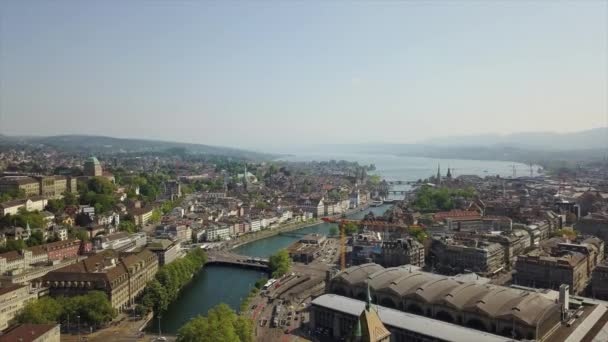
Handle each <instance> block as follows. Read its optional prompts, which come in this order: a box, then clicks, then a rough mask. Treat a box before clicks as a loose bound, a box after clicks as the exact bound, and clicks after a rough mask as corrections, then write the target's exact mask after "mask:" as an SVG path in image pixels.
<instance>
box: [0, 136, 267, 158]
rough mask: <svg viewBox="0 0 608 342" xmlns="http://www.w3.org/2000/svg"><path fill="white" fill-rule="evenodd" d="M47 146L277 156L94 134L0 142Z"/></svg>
mask: <svg viewBox="0 0 608 342" xmlns="http://www.w3.org/2000/svg"><path fill="white" fill-rule="evenodd" d="M22 144H27V145H45V146H50V147H55V148H57V149H61V150H64V151H72V152H80V153H90V154H105V153H120V152H164V151H167V150H172V149H184V150H186V151H187V152H189V153H196V154H207V155H218V156H228V157H235V158H243V159H257V160H267V159H272V158H275V157H276V155H272V154H267V153H260V152H254V151H248V150H242V149H237V148H230V147H221V146H211V145H202V144H191V143H180V142H168V141H159V140H146V139H122V138H113V137H104V136H93V135H57V136H49V137H31V136H6V135H0V145H22Z"/></svg>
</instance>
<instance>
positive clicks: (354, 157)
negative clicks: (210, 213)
mask: <svg viewBox="0 0 608 342" xmlns="http://www.w3.org/2000/svg"><path fill="white" fill-rule="evenodd" d="M286 159H287V160H291V161H310V160H317V161H321V160H330V159H335V160H349V161H357V162H359V163H362V164H372V163H373V164H375V165H376V168H377V170H376V173H377V174H379V175H381V176H382V177H384V178H386V179H388V180H403V181H414V180H417V179H420V178H426V177H429V176H431V175H433V174H435V173H436V172H437V164H438V163H441V167H442V173H443V174H444V175H445V172H446V171H447V167H448V165H449V166H450V167H454V168H455V171H454V172H453V174H455V175H459V174H476V175H479V176H485V175H501V176H511V175H512V170H513V165H515V168H516V170H517V172H518V174H519V175H521V173H520V172H524V171H526V172H528V173H529V167H528V166H526V165H523V164H517V163H510V162H498V161H476V160H434V159H429V158H417V157H397V156H391V155H374V156H371V155H362V154H349V155H345V154H341V155H331V154H314V155H313V154H309V155H298V156H292V157H289V158H286ZM389 207H390V206H388V205H383V206H380V207H374V208H370V210H371V211H373V212H374V213H375V214H377V215H380V214H382V213H383V212H384V211H386V210H387V209H388V208H389ZM367 212H369V210H366V211H363V212H358V213H355V214H353V215H350V216H349V218H354V219H360V218H363V216H364V215H365V214H366V213H367ZM330 227H331V224H328V223H321V224H318V225H314V226H310V227H306V228H302V229H301V230H299V231H298V232H299V233H322V234H328V232H329V228H330ZM297 239H298V238H297V237H294V236H285V235H276V236H272V237H269V238H266V239H262V240H258V241H254V242H251V243H249V244H246V245H243V246H240V247H238V248H236V249H235V250H234V251H235V252H236V253H238V254H241V255H248V256H255V257H268V256H270V255H272V254H273V253H275V252H276V251H278V250H280V249H282V248H285V247H287V246H289V245H290V244H291V243H293V242H294V241H296V240H297ZM262 276H265V274H262V273H260V272H258V271H253V270H247V269H241V268H231V267H224V266H207V267H205V268H204V269H203V270H202V271H201V273H199V274H198V275H197V276H196V278H195V279H194V280H193V282H192V283H191V284H190V285H188V286H187V287H186V288H184V290H183V292H182V294H181V296H180V298H178V299H177V300H176V301H175V302H174V303H172V304H171V305H170V306H169V309H168V311H167V312H166V313H165V314H164V315H163V317H162V318H161V329H162V331H163V332H166V333H172V334H174V333H176V332H177V330H178V329H179V327H181V326H182V325H183V324H185V323H186V322H187V321H188V320H190V319H191V318H193V317H195V316H197V315H201V314H203V315H204V314H205V313H206V312H207V311H208V310H209V309H210V308H211V307H213V306H215V305H217V304H219V303H226V304H228V305H230V306H231V307H232V308H235V309H238V307H239V306H240V303H241V301H242V299H243V298H245V297H246V296H247V294H248V293H249V291H250V290H251V288H252V286H253V284H254V283H255V281H256V280H258V279H259V278H260V277H262ZM156 327H157V325H156V324H154V325H152V331H156V330H157V328H156Z"/></svg>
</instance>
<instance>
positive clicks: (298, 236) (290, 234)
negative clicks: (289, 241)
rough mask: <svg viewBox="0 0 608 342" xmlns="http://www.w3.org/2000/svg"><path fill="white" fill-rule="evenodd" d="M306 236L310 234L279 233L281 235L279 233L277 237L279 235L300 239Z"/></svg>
mask: <svg viewBox="0 0 608 342" xmlns="http://www.w3.org/2000/svg"><path fill="white" fill-rule="evenodd" d="M308 234H310V233H298V232H281V233H279V235H281V236H290V237H295V238H301V237H304V236H306V235H308Z"/></svg>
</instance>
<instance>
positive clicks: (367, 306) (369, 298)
mask: <svg viewBox="0 0 608 342" xmlns="http://www.w3.org/2000/svg"><path fill="white" fill-rule="evenodd" d="M371 308H372V291H371V290H370V287H369V280H368V281H367V302H366V303H365V310H367V311H370V310H371Z"/></svg>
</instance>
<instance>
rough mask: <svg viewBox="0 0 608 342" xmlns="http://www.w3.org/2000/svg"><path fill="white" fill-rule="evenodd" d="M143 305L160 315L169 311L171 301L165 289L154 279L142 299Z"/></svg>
mask: <svg viewBox="0 0 608 342" xmlns="http://www.w3.org/2000/svg"><path fill="white" fill-rule="evenodd" d="M142 305H144V306H145V307H147V308H150V309H152V310H153V311H154V312H156V313H159V312H163V311H165V310H167V307H169V299H168V297H167V291H166V290H165V288H164V287H163V286H162V285H161V284H160V283H159V282H158V280H156V279H154V280H152V281H150V282H149V283H148V286H146V288H145V290H144V295H143V297H142Z"/></svg>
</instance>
